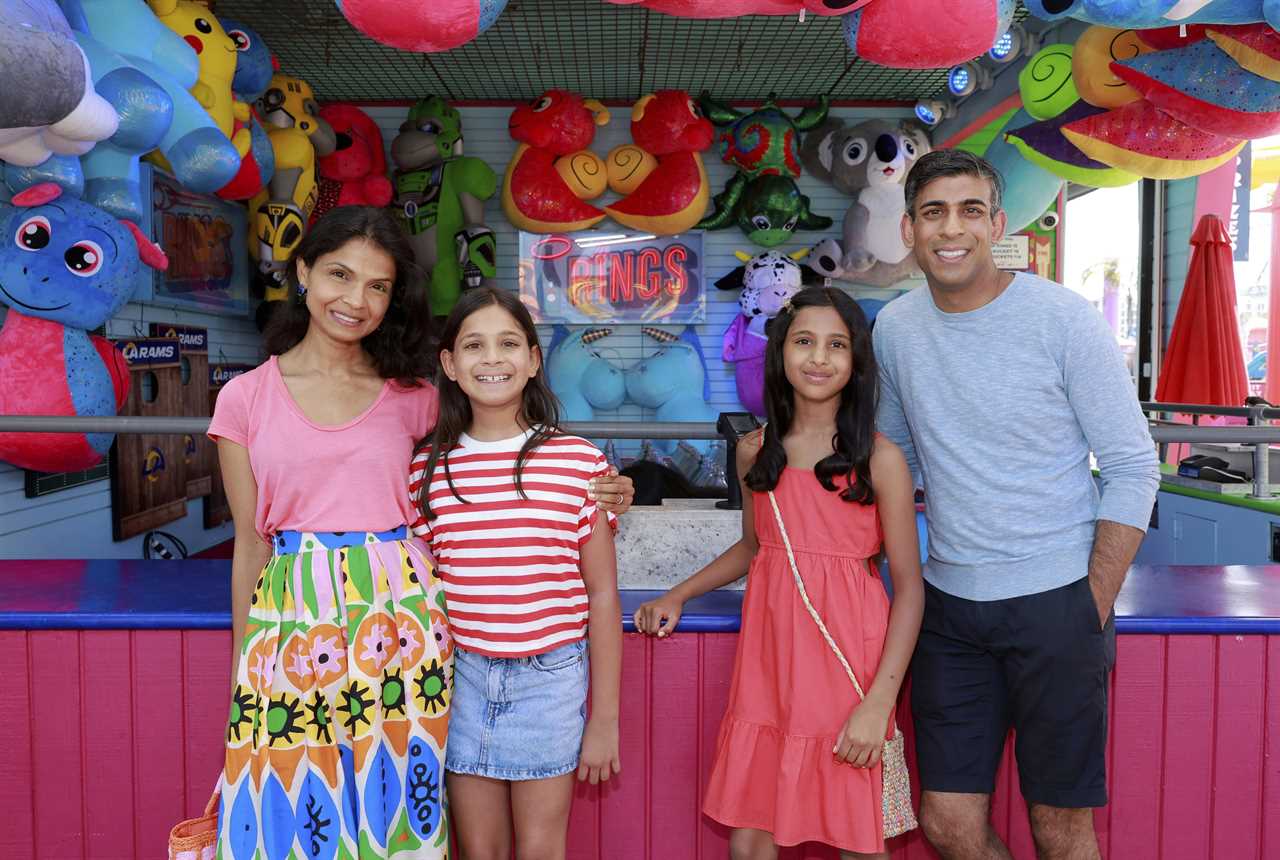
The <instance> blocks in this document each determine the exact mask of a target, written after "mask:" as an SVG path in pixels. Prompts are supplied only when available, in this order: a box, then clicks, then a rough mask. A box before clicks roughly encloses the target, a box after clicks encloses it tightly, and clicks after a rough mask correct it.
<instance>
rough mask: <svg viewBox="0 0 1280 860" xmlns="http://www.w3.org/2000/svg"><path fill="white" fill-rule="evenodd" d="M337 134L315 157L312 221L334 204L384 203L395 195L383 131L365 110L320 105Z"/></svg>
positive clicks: (353, 107)
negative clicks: (317, 179) (316, 185)
mask: <svg viewBox="0 0 1280 860" xmlns="http://www.w3.org/2000/svg"><path fill="white" fill-rule="evenodd" d="M320 117H321V118H322V119H324V120H325V121H326V122H328V123H329V125H331V126H333V131H334V133H335V134H336V136H337V148H336V149H334V151H333V152H332V153H330V154H329V155H326V156H323V157H322V158H320V159H318V160H317V167H318V169H319V173H320V182H319V197H318V199H317V201H316V207H315V209H313V210H312V212H311V223H313V224H314V223H315V221H316V219H317V218H319V217H320V216H321V215H323V214H324V213H325V212H328V211H329V210H330V209H332V208H333V207H335V206H387V205H389V204H390V203H391V198H392V197H394V196H395V194H394V191H393V190H392V188H391V180H390V179H388V178H387V157H386V154H385V152H384V150H383V148H382V132H381V131H379V130H378V125H377V123H375V122H374V121H373V120H372V119H371V118H370V117H369V115H368V114H367V113H365V112H364V111H362V110H360V108H358V107H355V106H353V105H347V104H329V105H325V106H324V107H322V108H320Z"/></svg>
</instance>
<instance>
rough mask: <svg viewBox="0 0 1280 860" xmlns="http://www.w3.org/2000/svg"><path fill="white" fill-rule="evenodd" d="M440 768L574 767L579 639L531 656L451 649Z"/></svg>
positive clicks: (514, 776) (519, 776) (583, 673)
mask: <svg viewBox="0 0 1280 860" xmlns="http://www.w3.org/2000/svg"><path fill="white" fill-rule="evenodd" d="M453 665H454V670H453V671H454V675H453V700H452V701H451V703H450V711H451V713H450V722H449V743H448V747H447V748H446V759H445V769H446V770H449V771H450V772H452V773H462V774H470V775H472V776H486V777H489V778H491V779H506V780H526V779H546V778H548V777H552V776H560V775H561V774H565V773H570V772H571V771H573V770H575V769H577V767H578V753H579V751H580V750H581V748H582V732H583V729H584V728H585V727H586V719H587V679H588V670H587V665H588V664H587V643H586V640H584V639H579V640H578V641H576V642H570V643H569V644H567V645H561V646H560V647H559V648H555V649H553V650H551V651H547V652H545V653H543V654H535V655H534V656H532V657H486V656H485V655H483V654H477V653H476V652H474V651H467V650H465V649H463V648H461V647H459V648H458V649H457V650H456V651H455V652H454V664H453Z"/></svg>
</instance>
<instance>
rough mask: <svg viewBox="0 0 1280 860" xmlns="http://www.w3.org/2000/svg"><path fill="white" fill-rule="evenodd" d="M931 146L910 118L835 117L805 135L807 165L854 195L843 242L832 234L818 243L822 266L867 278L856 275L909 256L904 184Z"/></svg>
mask: <svg viewBox="0 0 1280 860" xmlns="http://www.w3.org/2000/svg"><path fill="white" fill-rule="evenodd" d="M930 148H931V147H930V145H929V138H928V137H927V136H926V135H925V133H924V129H923V128H921V127H920V126H918V125H916V124H915V123H913V122H909V121H906V120H892V121H890V120H882V119H872V120H866V121H865V122H860V123H858V124H857V125H852V126H847V125H845V123H844V121H843V120H840V119H829V120H827V121H826V122H825V123H823V124H822V125H821V126H819V127H818V128H816V129H814V130H813V131H811V132H809V133H808V134H807V135H805V138H804V144H803V146H802V148H801V150H800V160H801V162H803V164H804V166H805V169H806V170H808V171H810V172H811V173H812V174H813V175H814V176H816V177H818V178H819V179H821V180H823V181H825V182H829V183H830V184H831V185H834V186H835V187H836V188H837V189H839V190H840V191H841V192H843V193H844V194H847V195H849V196H850V197H852V198H854V202H853V205H851V206H850V207H849V209H848V210H847V211H846V212H845V216H844V230H843V235H842V237H841V239H842V240H841V242H839V243H837V242H835V241H833V240H827V241H825V242H822V243H821V244H819V245H818V246H817V247H816V248H815V249H814V253H813V256H812V258H811V263H812V265H813V268H814V269H815V270H816V271H818V272H819V273H821V274H823V275H825V276H827V277H833V278H841V277H847V278H854V279H857V280H863V279H862V278H857V277H856V276H858V275H860V274H863V273H868V272H869V271H870V270H871V269H872V268H873V267H875V266H876V264H877V263H883V264H885V266H886V267H892V268H893V269H898V268H900V266H899V264H902V263H903V262H904V261H907V258H908V250H907V246H906V245H904V244H903V243H902V233H901V227H900V224H901V221H902V215H903V212H904V211H905V210H906V202H905V197H904V194H903V185H904V183H905V182H906V178H907V171H908V170H910V169H911V165H913V164H915V162H916V159H918V158H919V157H920V156H922V155H924V154H925V153H926V152H928V151H929V150H930ZM907 262H908V265H909V261H907ZM875 280H880V278H876V279H875Z"/></svg>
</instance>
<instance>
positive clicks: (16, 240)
mask: <svg viewBox="0 0 1280 860" xmlns="http://www.w3.org/2000/svg"><path fill="white" fill-rule="evenodd" d="M11 202H12V205H6V206H0V304H4V305H7V306H8V308H9V312H8V314H7V315H6V316H5V321H4V327H3V329H0V414H4V415H67V416H71V415H94V416H111V415H115V414H116V410H117V409H118V408H119V407H120V405H121V404H123V403H124V400H125V396H126V395H127V394H128V388H129V373H128V368H127V366H126V364H125V360H124V357H123V356H121V355H120V353H118V352H117V351H116V350H115V348H114V347H113V346H112V345H111V344H110V343H109V342H108V341H105V340H103V339H102V338H95V337H91V336H90V334H89V332H90V331H92V330H93V329H95V328H97V327H98V326H100V325H102V324H103V323H105V322H106V321H107V320H109V319H110V318H111V317H113V316H115V314H116V312H117V311H119V310H120V308H121V307H123V306H124V304H125V302H127V301H128V300H129V297H130V296H132V295H133V292H134V289H135V288H136V287H137V285H138V282H139V280H140V279H141V277H142V268H141V267H142V265H143V264H145V265H148V266H151V267H153V268H159V269H163V268H165V267H166V266H167V265H168V261H167V260H166V259H165V256H164V253H163V252H162V251H161V250H160V249H159V248H157V247H156V246H155V245H154V244H152V243H151V241H150V240H148V239H147V238H146V237H145V236H143V235H142V232H141V231H140V230H139V229H138V228H137V227H136V226H135V225H134V224H133V223H132V222H129V221H120V220H117V219H115V218H113V217H111V216H110V215H108V214H107V213H105V212H103V211H102V210H100V209H96V208H94V207H93V206H90V205H88V204H87V203H84V202H81V201H79V200H76V199H75V198H72V197H67V196H64V195H63V194H62V189H61V188H59V187H58V186H57V185H55V184H53V183H51V182H50V183H44V184H41V185H35V186H33V187H31V188H28V189H27V190H25V191H23V192H21V193H19V194H15V195H14V197H13V200H12V201H11ZM111 441H112V435H111V434H107V433H92V434H87V435H85V434H78V433H0V460H3V461H5V462H8V463H12V464H13V465H15V466H19V467H21V468H25V469H36V470H39V471H44V472H59V471H69V470H75V469H87V468H89V467H90V466H92V465H94V464H96V463H98V462H99V461H100V460H101V459H102V457H103V455H104V454H106V452H107V449H108V448H109V447H110V446H111Z"/></svg>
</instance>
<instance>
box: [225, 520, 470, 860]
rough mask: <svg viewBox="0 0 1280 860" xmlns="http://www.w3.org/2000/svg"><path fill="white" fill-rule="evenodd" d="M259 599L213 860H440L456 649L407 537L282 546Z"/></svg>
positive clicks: (304, 539)
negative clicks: (437, 859)
mask: <svg viewBox="0 0 1280 860" xmlns="http://www.w3.org/2000/svg"><path fill="white" fill-rule="evenodd" d="M274 549H275V552H276V554H275V555H274V556H273V557H272V559H271V561H270V562H268V563H267V566H266V568H265V569H264V570H263V571H262V576H261V577H260V578H259V580H258V583H257V585H256V587H255V588H254V591H253V597H252V600H251V604H250V608H249V620H248V624H247V626H246V628H245V635H244V642H243V643H242V646H241V651H240V660H239V669H238V670H237V673H236V683H235V691H234V695H233V700H232V702H231V714H230V719H229V721H228V724H227V757H226V765H225V771H224V773H223V778H222V784H221V792H222V799H221V806H220V808H219V815H218V821H219V839H218V857H219V858H221V860H295V858H297V860H301V858H311V860H334V859H335V858H338V860H341V858H353V860H357V859H358V860H364V858H371V857H386V858H390V857H395V858H433V860H434V858H445V857H447V856H448V847H449V846H448V843H449V837H448V825H447V823H446V817H445V809H444V767H443V763H444V756H445V738H446V736H447V733H448V727H449V699H450V693H451V690H452V681H453V643H452V640H451V639H450V636H449V621H448V618H447V616H446V615H445V599H444V589H443V587H442V585H441V582H440V579H439V577H438V576H437V575H436V573H435V570H434V567H433V565H432V563H431V562H430V560H429V557H428V555H427V552H426V548H425V546H424V545H423V544H422V543H421V542H420V541H419V540H417V539H416V538H408V537H407V531H406V529H404V528H400V529H395V530H393V531H391V532H384V533H381V534H373V533H368V532H340V533H326V534H315V533H299V532H284V533H281V534H279V535H277V536H276V539H275V547H274Z"/></svg>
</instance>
